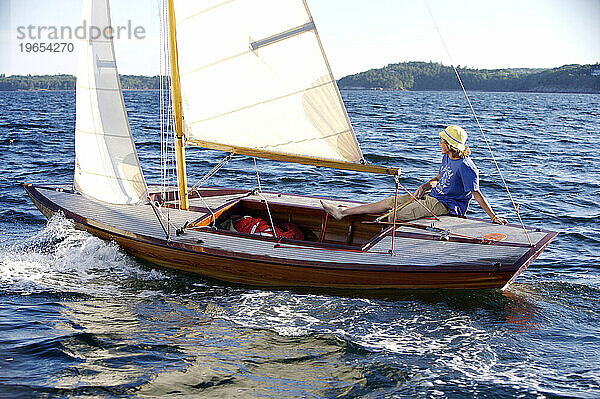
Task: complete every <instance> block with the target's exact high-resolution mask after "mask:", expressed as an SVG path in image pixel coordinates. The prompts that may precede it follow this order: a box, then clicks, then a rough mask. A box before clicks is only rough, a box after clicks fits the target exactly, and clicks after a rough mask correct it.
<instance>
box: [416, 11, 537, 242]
mask: <svg viewBox="0 0 600 399" xmlns="http://www.w3.org/2000/svg"><path fill="white" fill-rule="evenodd" d="M423 1H424V2H425V5H426V6H427V11H429V15H430V16H431V20H432V21H433V24H434V25H435V29H436V30H437V32H438V35H439V36H440V39H441V41H442V44H443V46H444V49H445V50H446V55H448V58H449V59H450V64H451V65H452V69H454V73H455V74H456V77H457V78H458V82H459V83H460V87H461V88H462V91H463V93H464V94H465V97H466V99H467V102H468V104H469V108H471V112H472V113H473V116H474V117H475V121H476V122H477V127H478V128H479V131H480V132H481V135H482V136H483V139H484V141H485V144H486V145H487V148H488V150H489V151H490V155H491V156H492V160H493V161H494V164H495V165H496V169H497V170H498V173H499V174H500V179H502V183H503V184H504V187H505V188H506V191H507V192H508V196H509V198H510V201H511V202H512V204H513V207H514V208H515V211H516V213H517V217H518V218H519V222H520V223H521V227H523V231H524V232H525V236H526V237H527V240H528V241H529V244H530V245H531V246H533V244H532V242H531V239H530V238H529V234H528V233H527V229H526V228H525V224H524V223H523V220H522V219H521V214H520V212H519V207H518V206H517V205H516V203H515V201H514V199H513V196H512V194H511V192H510V189H509V188H508V184H507V183H506V180H504V175H503V174H502V171H501V170H500V166H499V165H498V162H497V161H496V157H495V156H494V152H493V151H492V147H491V146H490V143H489V141H488V139H487V136H486V135H485V133H484V132H483V128H482V127H481V124H480V123H479V118H478V117H477V114H476V113H475V109H474V108H473V105H472V104H471V99H470V98H469V95H468V94H467V91H466V90H465V86H464V85H463V82H462V79H461V78H460V75H459V73H458V70H457V69H456V67H455V66H454V61H453V60H452V56H451V55H450V51H449V50H448V47H447V46H446V42H445V41H444V37H443V36H442V32H441V31H440V28H439V27H438V24H437V22H436V21H435V18H434V16H433V13H432V11H431V8H430V7H429V3H428V2H427V0H423Z"/></svg>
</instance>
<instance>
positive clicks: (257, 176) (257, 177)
mask: <svg viewBox="0 0 600 399" xmlns="http://www.w3.org/2000/svg"><path fill="white" fill-rule="evenodd" d="M252 159H254V170H255V171H256V180H257V181H258V191H259V192H261V193H262V187H261V186H260V176H259V175H258V166H256V158H252Z"/></svg>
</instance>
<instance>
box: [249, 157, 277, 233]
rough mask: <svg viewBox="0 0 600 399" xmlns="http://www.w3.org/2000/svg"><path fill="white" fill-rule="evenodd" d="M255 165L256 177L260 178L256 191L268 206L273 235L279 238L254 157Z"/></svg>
mask: <svg viewBox="0 0 600 399" xmlns="http://www.w3.org/2000/svg"><path fill="white" fill-rule="evenodd" d="M254 167H255V169H256V179H257V180H258V190H259V191H258V192H257V193H256V194H257V195H258V196H259V197H260V198H262V199H263V200H264V201H265V205H266V207H267V213H268V214H269V220H270V221H271V229H272V230H273V237H275V238H277V230H275V223H273V217H272V216H271V209H270V208H269V201H267V199H266V198H265V197H264V196H263V195H262V189H261V187H260V176H259V174H258V168H257V167H256V158H254Z"/></svg>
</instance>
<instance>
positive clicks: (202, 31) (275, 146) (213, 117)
mask: <svg viewBox="0 0 600 399" xmlns="http://www.w3.org/2000/svg"><path fill="white" fill-rule="evenodd" d="M174 3H175V15H176V31H177V49H178V55H179V57H178V59H179V72H180V75H179V76H180V80H181V92H182V102H183V115H184V131H185V135H186V137H187V139H188V143H189V144H191V145H199V146H203V147H207V148H213V149H218V150H224V151H232V152H236V150H237V149H252V150H256V151H257V152H256V153H257V154H259V155H258V156H263V157H265V158H270V157H271V156H270V155H272V154H279V155H289V156H291V157H292V158H295V159H296V162H302V160H303V159H320V160H326V161H333V162H343V163H348V162H349V163H359V162H361V161H362V159H363V155H362V152H361V150H360V147H359V144H358V141H357V139H356V136H355V134H354V131H353V129H352V125H351V124H350V120H349V118H348V115H347V113H346V109H345V107H344V104H343V102H342V99H341V96H340V93H339V90H338V87H337V84H336V81H335V79H334V77H333V75H332V73H331V70H330V68H329V65H328V63H327V59H326V57H325V53H324V52H323V49H322V46H321V43H320V40H319V37H318V34H317V31H316V28H315V25H314V22H313V20H312V17H311V15H310V12H309V10H308V7H307V5H306V3H305V1H303V0H252V1H249V0H206V1H198V0H175V1H174ZM242 153H243V152H242ZM247 155H248V154H247ZM274 159H277V158H274ZM298 160H300V161H298ZM303 163H304V162H303ZM308 163H310V162H308Z"/></svg>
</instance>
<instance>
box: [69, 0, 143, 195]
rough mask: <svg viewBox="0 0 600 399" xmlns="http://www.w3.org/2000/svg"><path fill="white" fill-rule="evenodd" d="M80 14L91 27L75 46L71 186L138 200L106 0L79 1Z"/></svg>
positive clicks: (139, 179) (138, 173) (136, 166)
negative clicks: (73, 163) (76, 62)
mask: <svg viewBox="0 0 600 399" xmlns="http://www.w3.org/2000/svg"><path fill="white" fill-rule="evenodd" d="M82 19H83V26H87V27H93V29H90V30H89V31H88V37H87V40H82V41H81V42H80V48H79V65H78V70H77V88H76V107H77V110H76V124H75V176H74V181H73V186H74V188H75V190H77V191H79V192H80V193H82V194H84V195H87V196H90V197H92V198H95V199H98V200H101V201H104V202H108V203H113V204H135V203H139V202H141V201H143V200H145V198H146V195H147V187H146V182H145V180H144V176H143V174H142V169H141V167H140V162H139V159H138V156H137V152H136V149H135V144H134V142H133V137H132V135H131V129H130V127H129V120H128V118H127V111H126V110H125V103H124V101H123V94H122V92H121V84H120V81H119V74H118V71H117V64H116V61H115V54H114V47H113V42H112V38H111V36H112V33H111V31H110V26H111V21H110V6H109V2H108V0H84V2H83V11H82ZM98 32H102V35H98ZM92 34H93V35H92ZM92 36H93V37H92ZM96 36H99V37H96Z"/></svg>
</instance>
